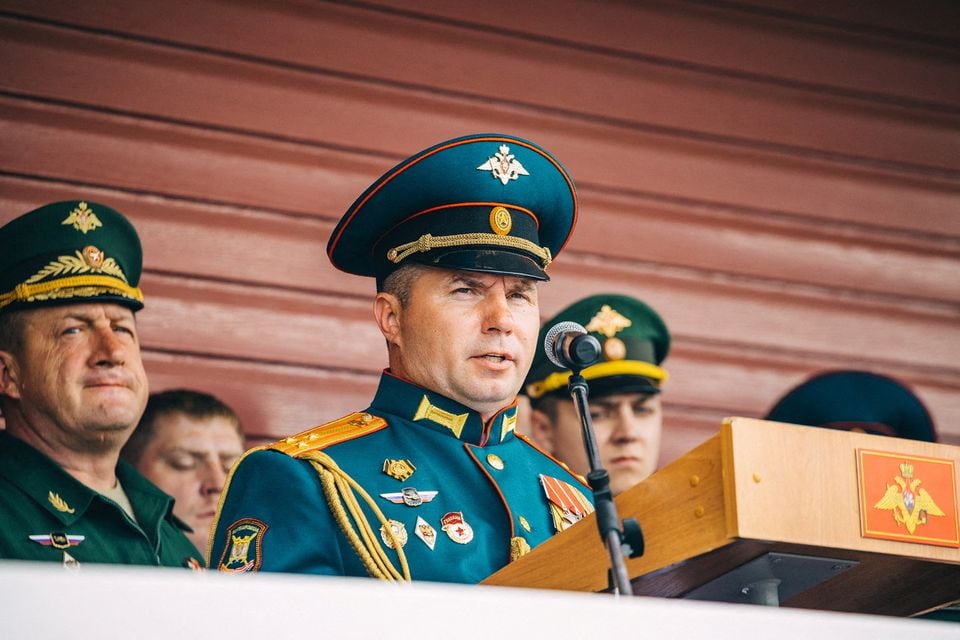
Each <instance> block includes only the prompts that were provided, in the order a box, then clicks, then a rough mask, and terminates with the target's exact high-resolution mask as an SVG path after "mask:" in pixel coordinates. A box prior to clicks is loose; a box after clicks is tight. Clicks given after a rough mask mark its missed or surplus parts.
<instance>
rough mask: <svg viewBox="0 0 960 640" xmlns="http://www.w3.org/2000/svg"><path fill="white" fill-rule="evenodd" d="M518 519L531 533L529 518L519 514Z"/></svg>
mask: <svg viewBox="0 0 960 640" xmlns="http://www.w3.org/2000/svg"><path fill="white" fill-rule="evenodd" d="M517 520H519V521H520V526H521V527H523V528H524V530H526V532H527V533H530V523H529V522H527V519H526V518H524V517H523V516H518V517H517Z"/></svg>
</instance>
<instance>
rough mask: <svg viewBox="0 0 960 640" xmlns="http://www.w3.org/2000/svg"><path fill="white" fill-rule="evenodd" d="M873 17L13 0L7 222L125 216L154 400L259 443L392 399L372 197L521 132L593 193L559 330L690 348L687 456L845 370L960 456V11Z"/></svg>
mask: <svg viewBox="0 0 960 640" xmlns="http://www.w3.org/2000/svg"><path fill="white" fill-rule="evenodd" d="M799 4H802V5H803V10H802V12H801V11H799V10H797V9H796V8H795V5H799ZM859 6H862V3H855V2H829V1H827V0H823V1H811V2H804V3H795V2H790V1H789V0H744V1H742V2H734V1H727V2H713V3H707V2H698V1H693V0H664V1H657V2H626V1H624V2H615V1H612V0H611V1H608V2H587V1H583V0H527V1H526V2H522V3H517V2H511V1H509V0H488V1H486V2H468V1H465V0H456V1H453V0H434V1H421V2H410V1H408V0H372V1H370V2H321V1H319V0H317V1H308V0H283V1H274V2H256V1H252V0H223V1H220V2H218V1H215V0H161V1H154V2H144V1H142V0H127V1H125V2H115V1H108V0H85V1H84V2H74V1H68V0H0V151H2V153H0V221H6V220H9V219H10V218H12V217H14V216H16V215H18V214H19V213H22V212H24V211H27V210H28V209H30V208H32V207H34V206H37V205H39V204H42V203H44V202H48V201H52V200H57V199H67V198H75V197H82V198H87V199H91V200H95V201H102V202H105V203H109V204H111V205H113V206H115V207H117V208H118V209H120V210H121V211H124V212H125V213H127V214H128V215H129V216H130V217H131V218H132V219H133V220H134V222H135V224H136V225H137V227H138V228H139V230H140V231H141V235H142V237H143V241H144V245H145V252H146V256H145V261H146V272H145V276H144V279H143V282H142V285H143V288H144V290H145V292H146V294H147V308H146V310H145V311H144V312H143V313H142V314H141V316H140V318H141V319H140V322H141V329H142V334H143V342H144V347H145V358H146V362H147V367H148V372H149V374H150V377H151V382H152V386H153V388H154V389H161V388H167V387H171V386H181V385H186V386H193V387H198V388H201V389H206V390H209V391H212V392H214V393H217V394H218V395H221V396H222V397H223V398H224V399H226V400H227V401H228V402H230V403H231V404H233V405H234V406H236V407H237V408H238V409H239V411H240V413H241V416H242V418H243V419H244V421H245V423H246V425H247V428H248V431H250V433H251V434H252V435H253V437H254V440H255V441H256V440H259V439H262V438H273V437H276V436H280V435H284V434H287V433H290V432H295V431H299V430H301V429H303V428H306V427H309V426H312V425H313V424H317V423H319V422H322V421H325V420H328V419H331V418H333V417H336V416H338V415H340V414H343V413H346V412H348V411H352V410H356V409H360V408H363V407H364V406H365V405H366V402H367V400H368V399H369V397H370V395H371V393H372V390H373V388H374V385H375V383H376V380H377V376H378V372H379V371H380V369H381V368H382V367H383V366H384V364H385V353H384V347H383V342H382V339H381V337H380V335H379V333H378V332H377V331H376V329H375V328H374V325H373V323H372V321H371V319H372V314H371V303H370V297H371V294H372V290H373V285H372V283H371V282H368V281H366V280H364V279H361V278H356V277H353V276H348V275H345V274H341V273H339V272H337V271H335V270H334V269H333V268H332V267H330V265H329V264H328V263H327V261H326V258H325V255H324V246H325V243H326V239H327V236H328V234H329V232H330V230H331V228H332V226H333V225H334V224H335V222H336V220H337V219H338V218H339V216H340V214H341V213H342V212H343V211H344V210H345V208H346V207H347V206H348V205H349V204H350V202H352V200H353V198H354V197H356V196H357V195H358V194H359V193H360V191H362V190H363V189H364V188H365V187H366V186H367V184H369V183H370V182H371V181H372V180H373V179H375V178H376V177H377V176H378V175H380V173H381V172H382V171H384V170H385V169H387V168H388V167H390V166H392V165H393V164H394V163H396V162H398V161H399V160H400V159H402V158H403V157H405V156H406V155H408V154H409V153H412V152H414V151H417V150H419V149H421V148H423V147H425V146H428V145H430V144H433V143H434V142H437V141H440V140H442V139H445V138H448V137H453V136H457V135H462V134H466V133H474V132H481V131H502V132H508V133H513V134H517V135H521V136H523V137H528V138H530V139H533V140H535V141H537V142H539V143H541V144H543V145H544V146H545V147H547V148H548V149H550V150H551V151H553V152H554V153H556V154H557V155H558V156H559V157H560V158H561V159H562V160H563V161H564V162H565V164H566V165H567V167H568V168H569V169H570V171H571V173H572V174H573V176H574V178H575V179H576V180H577V183H578V186H579V189H580V194H581V207H582V208H581V211H582V216H581V220H580V223H579V225H578V228H577V232H576V234H575V236H574V239H573V242H572V243H571V245H570V246H569V247H568V250H567V251H566V252H565V254H564V255H562V256H561V257H560V259H559V260H558V261H557V262H556V264H555V265H554V267H553V268H552V274H553V278H554V279H553V282H552V283H551V284H549V285H547V286H546V287H545V288H544V289H543V290H542V293H541V299H542V302H543V305H542V307H543V308H542V311H543V313H544V315H545V316H547V315H550V314H552V313H553V312H555V311H556V310H558V309H559V308H560V307H561V306H564V305H566V304H567V303H569V302H571V301H572V300H574V299H575V298H578V297H581V296H583V295H587V294H589V293H593V292H597V291H601V290H605V291H618V292H624V293H628V294H632V295H635V296H637V297H640V298H642V299H644V300H646V301H648V302H649V303H650V304H652V305H653V306H654V307H655V308H657V309H658V310H659V311H660V312H661V313H662V315H663V316H664V317H665V319H666V321H667V323H668V325H669V326H670V328H671V330H672V332H673V333H674V336H675V342H674V348H673V351H672V353H671V355H670V357H669V359H668V360H667V362H666V366H667V368H668V370H669V371H670V373H671V376H672V377H671V380H670V381H669V383H668V386H667V388H666V391H665V394H664V400H665V412H666V424H667V428H666V436H665V447H666V451H665V456H664V457H665V459H666V460H668V459H672V458H673V457H675V456H676V455H679V454H680V453H682V452H683V451H685V450H687V449H689V448H691V447H692V446H693V445H694V444H696V443H698V442H699V441H700V440H702V439H704V438H705V437H707V436H709V435H711V434H712V433H713V432H714V431H715V430H716V428H717V425H718V423H719V421H720V420H721V419H722V418H723V417H724V416H728V415H746V416H760V415H762V414H763V413H764V412H765V411H766V409H767V408H768V407H769V406H770V405H771V404H772V403H773V401H774V400H775V399H776V398H777V397H778V396H779V395H780V394H782V393H783V392H784V391H785V390H786V389H788V388H789V387H791V386H793V385H794V384H796V383H797V382H799V381H800V380H802V379H803V378H805V377H806V376H807V375H809V374H810V373H812V372H815V371H818V370H821V369H825V368H836V367H854V368H864V369H871V370H875V371H879V372H883V373H887V374H891V375H895V376H897V377H899V378H901V379H902V380H904V381H906V382H907V383H909V384H910V385H911V386H912V387H913V388H914V389H915V390H916V391H917V393H918V394H919V395H920V396H921V397H922V398H923V399H924V401H925V402H926V403H927V404H928V406H929V408H930V409H931V412H932V413H933V415H934V418H935V419H936V421H937V424H938V428H939V430H940V433H941V436H942V438H941V439H942V440H943V441H945V442H951V443H954V444H960V210H958V205H960V73H958V71H960V38H958V25H960V9H958V5H956V4H955V3H952V2H948V1H943V2H936V1H934V0H923V1H918V2H911V3H903V2H899V1H897V0H877V1H876V2H873V3H870V9H869V11H868V12H864V11H863V10H861V9H860V8H859Z"/></svg>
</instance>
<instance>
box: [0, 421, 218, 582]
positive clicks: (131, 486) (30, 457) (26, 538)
mask: <svg viewBox="0 0 960 640" xmlns="http://www.w3.org/2000/svg"><path fill="white" fill-rule="evenodd" d="M117 476H118V477H119V478H120V483H121V485H122V486H123V490H124V491H125V492H126V494H127V497H128V498H129V499H130V503H131V504H132V505H133V512H134V513H135V514H136V516H137V522H139V525H138V524H137V523H135V522H133V521H132V520H131V519H130V518H129V517H128V516H127V515H126V513H125V512H124V511H123V509H122V508H120V506H118V505H117V504H116V503H114V502H113V501H111V500H109V499H108V498H106V497H104V496H102V495H101V494H99V493H97V492H96V491H94V490H93V489H91V488H89V487H87V486H86V485H84V484H83V483H81V482H79V481H77V480H76V479H75V478H73V477H72V476H70V475H69V474H68V473H67V472H65V471H64V470H63V469H61V468H60V466H59V465H58V464H57V463H56V462H54V461H53V460H51V459H50V458H48V457H47V456H45V455H43V454H42V453H40V452H39V451H37V450H36V449H34V448H33V447H31V446H30V445H28V444H26V443H25V442H22V441H21V440H19V439H17V438H14V437H13V436H11V435H10V434H8V433H5V432H2V431H0V523H2V524H0V558H2V559H13V560H39V561H48V562H62V563H64V564H65V565H66V566H71V567H72V566H75V565H76V564H78V563H79V564H80V565H82V564H84V563H87V562H99V563H111V564H145V565H160V566H168V567H186V566H189V567H192V568H199V567H202V566H203V560H202V556H201V555H200V553H198V551H197V550H196V548H195V547H194V546H193V544H192V543H191V542H190V540H188V539H187V537H186V536H185V535H184V534H183V530H185V529H186V528H187V527H186V525H184V524H183V523H181V522H180V521H179V520H177V519H176V518H175V517H174V516H173V498H171V497H170V496H168V495H167V494H165V493H163V492H162V491H160V489H158V488H157V487H156V486H154V485H153V484H152V483H151V482H150V481H148V480H147V479H146V478H144V477H143V476H142V475H140V474H139V473H137V472H136V471H135V470H134V468H133V467H131V466H130V465H128V464H127V463H125V462H123V461H122V460H121V461H120V464H119V465H118V466H117Z"/></svg>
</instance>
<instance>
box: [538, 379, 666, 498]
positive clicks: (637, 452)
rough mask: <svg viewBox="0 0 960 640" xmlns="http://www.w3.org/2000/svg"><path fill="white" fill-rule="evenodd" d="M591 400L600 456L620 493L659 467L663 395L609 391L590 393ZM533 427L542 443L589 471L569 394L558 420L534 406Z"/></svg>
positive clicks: (581, 470) (612, 486)
mask: <svg viewBox="0 0 960 640" xmlns="http://www.w3.org/2000/svg"><path fill="white" fill-rule="evenodd" d="M589 404H590V419H591V421H592V422H593V429H594V432H595V433H596V436H597V447H598V449H599V450H600V462H601V464H603V467H604V468H605V469H606V470H607V471H608V472H609V473H610V489H611V490H612V491H613V493H614V495H616V494H618V493H621V492H623V491H625V490H627V489H629V488H630V487H632V486H633V485H635V484H637V483H638V482H640V481H641V480H643V479H644V478H646V477H647V476H649V475H650V474H651V473H653V472H654V471H655V470H656V468H657V462H658V460H659V458H660V435H661V432H662V430H663V414H662V411H661V405H660V395H659V394H655V395H646V394H641V393H623V394H614V395H606V396H600V397H597V398H590V401H589ZM531 429H532V431H533V435H534V437H535V438H536V440H537V442H538V443H540V444H542V446H544V447H545V448H546V449H547V451H549V452H550V453H551V454H552V455H553V456H554V457H556V458H559V459H560V460H563V461H564V462H566V463H567V464H568V465H569V466H570V468H571V469H573V470H574V471H575V472H577V473H579V474H581V475H585V474H586V473H587V472H588V471H590V465H589V463H588V461H587V454H586V451H585V449H584V446H583V436H582V434H581V428H580V419H579V418H578V417H577V411H576V408H575V407H574V406H573V402H572V401H571V400H567V399H562V400H558V401H557V403H556V420H555V421H552V422H551V421H550V420H549V418H548V417H547V416H546V415H545V414H543V413H542V412H539V411H538V412H536V413H535V415H534V416H532V425H531Z"/></svg>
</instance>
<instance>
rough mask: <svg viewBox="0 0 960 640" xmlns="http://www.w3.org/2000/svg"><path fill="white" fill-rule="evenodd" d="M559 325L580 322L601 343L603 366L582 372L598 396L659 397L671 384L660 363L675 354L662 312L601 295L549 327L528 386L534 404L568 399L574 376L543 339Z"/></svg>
mask: <svg viewBox="0 0 960 640" xmlns="http://www.w3.org/2000/svg"><path fill="white" fill-rule="evenodd" d="M558 322H576V323H577V324H580V325H582V326H583V327H584V328H585V329H586V330H587V332H589V333H590V335H592V336H594V337H595V338H597V340H599V341H600V346H601V348H602V355H601V356H600V361H599V362H597V363H596V364H593V365H591V366H589V367H587V368H586V369H584V370H583V371H582V372H581V375H583V377H584V378H585V379H586V380H587V382H588V384H589V385H590V393H591V395H594V396H599V395H608V394H612V393H633V392H640V393H657V392H659V391H660V384H661V383H662V382H663V381H664V380H666V379H667V372H666V371H665V370H664V369H662V368H661V367H660V363H661V362H663V360H664V358H666V357H667V352H668V351H669V350H670V332H669V331H668V330H667V325H666V324H664V322H663V319H662V318H661V317H660V316H659V314H657V312H656V311H654V310H653V309H651V308H650V307H649V306H647V305H646V304H644V303H643V302H641V301H640V300H637V299H636V298H631V297H630V296H625V295H618V294H600V295H595V296H590V297H588V298H584V299H583V300H580V301H579V302H575V303H574V304H572V305H570V306H569V307H567V308H566V309H564V310H563V311H560V312H559V313H558V314H557V315H555V316H554V317H553V318H551V319H549V320H547V321H546V322H545V323H544V324H543V328H542V329H541V331H540V338H539V340H538V344H537V353H536V356H535V357H534V360H533V365H532V366H531V367H530V373H529V374H528V375H527V380H526V383H525V384H524V389H523V391H524V393H526V395H528V396H529V397H530V399H531V400H532V401H534V403H536V400H538V399H539V398H542V397H543V396H545V395H549V394H557V393H562V394H564V395H565V394H566V391H567V381H568V380H569V379H570V371H569V370H564V369H560V368H558V367H557V366H556V365H554V364H553V363H551V362H550V360H548V359H547V354H546V353H545V352H544V350H543V339H544V337H545V335H546V333H547V331H549V330H550V328H551V327H552V326H553V325H555V324H557V323H558Z"/></svg>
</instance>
